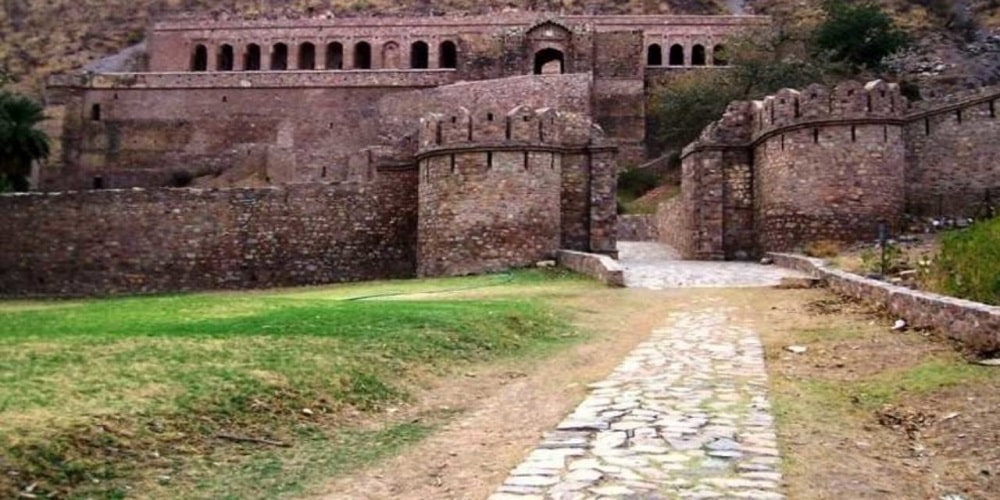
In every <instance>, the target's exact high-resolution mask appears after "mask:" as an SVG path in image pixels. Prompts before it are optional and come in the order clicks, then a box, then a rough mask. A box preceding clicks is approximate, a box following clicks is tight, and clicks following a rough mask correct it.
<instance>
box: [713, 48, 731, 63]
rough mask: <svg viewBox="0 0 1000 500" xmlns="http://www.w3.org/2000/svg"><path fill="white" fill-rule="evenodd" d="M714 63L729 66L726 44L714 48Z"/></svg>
mask: <svg viewBox="0 0 1000 500" xmlns="http://www.w3.org/2000/svg"><path fill="white" fill-rule="evenodd" d="M712 65H713V66H729V57H728V56H727V55H726V47H725V46H724V45H716V46H715V47H714V48H713V49H712Z"/></svg>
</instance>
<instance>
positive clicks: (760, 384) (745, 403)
mask: <svg viewBox="0 0 1000 500" xmlns="http://www.w3.org/2000/svg"><path fill="white" fill-rule="evenodd" d="M633 250H634V248H633ZM648 250H650V249H649V248H648V247H647V248H645V249H644V251H647V255H648ZM654 250H655V249H654ZM625 254H626V252H623V261H624V262H623V264H624V265H625V268H626V280H627V281H628V279H629V276H628V273H630V272H631V273H633V276H632V278H633V280H632V283H637V282H642V278H641V277H639V278H638V279H637V277H636V276H635V275H634V274H635V273H636V268H635V267H632V268H631V270H630V268H629V266H628V257H627V255H625ZM633 255H634V254H633ZM647 262H648V260H647ZM640 269H642V268H641V267H640ZM775 275H781V272H780V271H776V272H775ZM712 280H714V281H719V278H718V277H717V276H716V277H714V278H712ZM773 280H774V275H770V274H769V275H766V276H764V279H760V280H758V282H757V284H758V285H766V284H772V282H773ZM738 281H739V283H741V284H742V283H747V282H748V281H747V280H745V279H743V278H740V280H738ZM713 286H714V282H713ZM590 389H591V391H590V393H589V395H588V397H587V398H586V399H585V400H584V401H583V403H581V404H580V406H578V407H577V408H576V410H575V411H574V412H573V413H572V414H571V415H569V416H568V417H566V419H565V420H563V422H562V423H561V424H559V425H558V427H557V428H556V429H554V430H553V431H551V432H549V433H547V434H546V435H545V436H544V437H543V439H542V442H541V443H540V444H539V445H538V446H537V447H536V448H535V449H534V450H533V451H531V452H530V453H529V454H528V456H527V458H526V459H525V460H524V462H523V463H522V464H521V465H519V466H518V467H517V468H515V469H514V470H513V471H512V472H511V474H510V476H508V478H507V480H506V481H504V483H503V485H502V486H500V488H499V489H498V490H497V491H496V492H495V493H494V494H493V495H492V496H491V497H490V500H515V499H516V500H526V499H546V500H547V499H560V500H563V499H565V500H586V499H600V498H609V499H611V498H614V499H661V498H662V499H668V498H684V499H687V498H691V499H701V498H747V499H762V500H765V499H780V498H784V496H783V495H782V493H781V472H780V468H779V462H780V457H779V452H778V446H777V438H776V436H775V433H774V427H773V418H772V416H771V414H770V412H769V409H770V406H769V403H768V399H767V392H766V390H767V372H766V370H765V367H764V357H763V347H762V346H761V343H760V340H759V338H758V336H757V334H756V332H754V331H753V330H752V329H750V328H748V327H747V326H744V325H741V324H738V323H736V322H734V321H733V320H732V319H731V318H729V317H728V315H727V310H726V309H724V308H718V307H712V306H711V305H707V306H704V307H703V308H701V309H697V310H688V311H684V312H679V313H676V314H673V315H671V316H670V317H669V318H666V322H665V324H664V326H663V327H661V328H657V329H655V330H653V332H652V333H651V335H650V338H649V339H648V340H647V341H646V342H644V343H642V344H640V345H639V346H638V347H637V348H636V349H635V350H633V351H632V352H631V353H630V354H629V356H628V357H627V358H626V359H625V360H624V361H623V362H622V363H621V364H620V365H619V366H618V367H617V368H616V369H615V371H614V372H613V373H612V374H611V375H610V376H609V377H608V378H607V379H606V380H604V381H602V382H598V383H595V384H593V385H591V387H590Z"/></svg>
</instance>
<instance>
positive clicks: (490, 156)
mask: <svg viewBox="0 0 1000 500" xmlns="http://www.w3.org/2000/svg"><path fill="white" fill-rule="evenodd" d="M486 168H488V169H489V168H493V153H492V152H488V153H486Z"/></svg>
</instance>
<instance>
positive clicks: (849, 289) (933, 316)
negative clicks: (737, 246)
mask: <svg viewBox="0 0 1000 500" xmlns="http://www.w3.org/2000/svg"><path fill="white" fill-rule="evenodd" d="M768 256H769V257H771V258H772V259H774V263H775V264H776V265H779V266H782V267H787V268H790V269H795V270H797V271H802V272H805V273H809V274H812V275H814V276H816V277H818V278H820V279H822V280H823V281H824V282H825V283H826V285H827V287H829V288H830V289H831V290H833V291H834V292H836V293H839V294H841V295H846V296H848V297H853V298H855V299H859V300H861V301H863V302H867V303H870V304H874V305H877V306H879V307H883V308H885V309H886V310H888V311H889V312H891V313H892V314H894V315H897V316H899V317H900V318H903V319H905V320H906V321H907V323H909V324H910V326H913V327H916V328H935V329H938V330H940V331H942V332H944V333H945V334H946V335H948V337H950V338H952V339H955V340H957V341H959V342H961V343H962V344H964V345H965V346H966V347H968V348H969V349H972V350H974V351H976V352H979V353H991V352H997V351H1000V307H996V306H990V305H986V304H981V303H979V302H973V301H971V300H963V299H957V298H954V297H948V296H945V295H938V294H935V293H928V292H921V291H917V290H911V289H909V288H906V287H901V286H896V285H891V284H889V283H885V282H882V281H878V280H874V279H870V278H865V277H862V276H858V275H856V274H852V273H849V272H847V271H842V270H839V269H831V268H829V267H827V266H826V265H825V264H824V263H823V261H822V260H820V259H812V258H809V257H804V256H801V255H790V254H781V253H769V254H768Z"/></svg>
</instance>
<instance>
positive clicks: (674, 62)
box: [667, 44, 684, 66]
mask: <svg viewBox="0 0 1000 500" xmlns="http://www.w3.org/2000/svg"><path fill="white" fill-rule="evenodd" d="M667 64H669V65H671V66H684V47H682V46H681V45H680V44H674V45H672V46H670V60H669V61H668V62H667Z"/></svg>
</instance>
